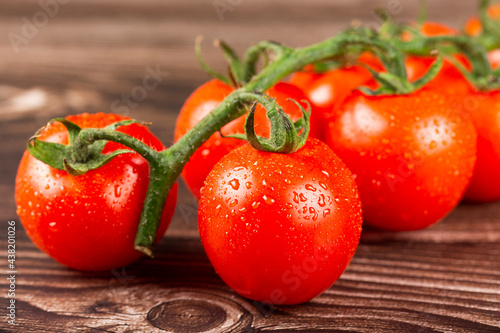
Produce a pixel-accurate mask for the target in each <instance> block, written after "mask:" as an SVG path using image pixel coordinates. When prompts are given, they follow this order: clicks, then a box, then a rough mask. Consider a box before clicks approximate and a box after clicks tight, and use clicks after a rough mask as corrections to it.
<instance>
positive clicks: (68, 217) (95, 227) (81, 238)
mask: <svg viewBox="0 0 500 333" xmlns="http://www.w3.org/2000/svg"><path fill="white" fill-rule="evenodd" d="M67 119H69V120H71V121H73V122H75V123H76V124H78V125H79V126H80V127H82V128H88V127H96V128H101V127H105V126H107V125H109V124H111V123H114V122H116V121H120V120H124V119H128V118H126V117H122V116H119V115H114V114H104V113H97V114H81V115H76V116H69V117H67ZM118 130H119V131H120V132H123V133H127V134H129V135H131V136H133V137H135V138H137V139H140V140H141V141H143V142H145V143H146V144H148V145H149V146H150V147H153V148H154V149H155V150H158V151H160V150H163V149H164V146H163V144H162V143H161V142H160V141H159V140H158V139H157V138H156V137H155V136H154V135H153V134H152V133H151V132H150V131H149V130H148V129H147V128H146V127H144V126H142V125H139V124H132V125H129V126H122V127H120V128H119V129H118ZM39 139H40V140H42V141H49V142H57V143H63V144H67V143H68V133H67V130H66V128H65V127H64V126H63V125H61V124H60V123H54V124H52V125H50V126H49V127H48V128H47V129H45V130H44V131H43V132H42V133H41V135H40V137H39ZM121 148H125V147H123V146H121V145H119V144H117V143H114V142H109V143H108V144H107V145H106V147H105V148H104V150H103V152H104V153H107V152H111V151H114V150H116V149H121ZM148 174H149V168H148V163H147V162H146V160H145V159H144V158H142V157H141V156H139V155H138V154H123V155H119V156H117V157H115V158H114V159H112V160H111V162H109V163H108V164H106V165H104V166H102V167H100V168H98V169H96V170H92V171H89V172H87V173H85V174H84V175H81V176H77V177H74V176H71V175H69V174H68V173H66V172H65V171H61V170H57V169H54V168H52V167H50V166H49V165H47V164H45V163H43V162H41V161H39V160H37V159H35V158H34V157H33V156H32V155H31V154H29V153H28V152H25V153H24V155H23V157H22V160H21V162H20V165H19V168H18V172H17V177H16V203H17V213H18V215H19V217H20V219H21V222H22V224H23V226H24V228H25V230H26V233H27V234H28V236H29V237H30V238H31V240H32V241H33V243H35V245H36V246H37V247H38V248H39V249H40V250H42V251H44V252H46V253H47V254H48V255H49V256H51V257H52V258H53V259H55V260H56V261H58V262H60V263H61V264H63V265H66V266H68V267H70V268H73V269H77V270H84V271H102V270H110V269H114V268H118V267H121V266H125V265H128V264H130V263H132V262H134V261H136V260H137V259H139V258H140V257H141V254H140V253H139V252H137V251H135V250H134V239H135V234H136V232H137V225H138V223H139V216H140V213H141V210H142V206H143V201H144V198H145V195H146V190H147V187H148V182H149V180H148ZM176 200H177V184H175V186H174V187H173V188H172V190H171V192H170V195H169V197H168V200H167V203H166V205H165V208H164V211H163V215H162V222H161V226H160V229H159V231H158V237H157V241H159V240H160V238H161V237H162V236H163V234H164V233H165V231H166V229H167V227H168V225H169V223H170V220H171V218H172V215H173V212H174V209H175V203H176Z"/></svg>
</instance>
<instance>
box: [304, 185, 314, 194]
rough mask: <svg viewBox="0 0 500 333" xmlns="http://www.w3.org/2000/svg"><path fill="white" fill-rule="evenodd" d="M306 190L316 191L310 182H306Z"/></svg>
mask: <svg viewBox="0 0 500 333" xmlns="http://www.w3.org/2000/svg"><path fill="white" fill-rule="evenodd" d="M305 187H306V190H308V191H312V192H316V187H314V186H312V185H311V184H306V186H305Z"/></svg>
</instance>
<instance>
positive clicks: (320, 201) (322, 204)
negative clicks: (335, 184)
mask: <svg viewBox="0 0 500 333" xmlns="http://www.w3.org/2000/svg"><path fill="white" fill-rule="evenodd" d="M318 205H319V206H320V207H325V206H326V202H325V195H324V194H320V195H319V199H318Z"/></svg>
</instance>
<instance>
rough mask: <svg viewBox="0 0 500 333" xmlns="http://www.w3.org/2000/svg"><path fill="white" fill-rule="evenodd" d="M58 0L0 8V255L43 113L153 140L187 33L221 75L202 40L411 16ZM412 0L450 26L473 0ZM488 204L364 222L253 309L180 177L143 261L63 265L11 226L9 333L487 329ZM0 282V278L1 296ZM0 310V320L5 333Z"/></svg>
mask: <svg viewBox="0 0 500 333" xmlns="http://www.w3.org/2000/svg"><path fill="white" fill-rule="evenodd" d="M60 2H61V3H59V2H56V1H55V0H52V1H43V2H42V3H44V4H49V5H45V9H44V8H43V7H44V6H42V5H40V3H39V2H38V1H27V0H7V1H5V0H2V3H1V4H0V143H1V145H2V149H0V198H1V200H0V223H1V225H2V226H3V227H1V228H0V235H2V238H1V241H0V247H1V248H2V251H3V252H2V253H5V251H4V249H5V248H6V242H5V234H6V229H7V228H6V222H7V221H9V220H16V221H18V219H17V216H16V214H15V203H14V179H15V173H16V169H17V164H18V163H19V160H20V158H21V154H22V152H23V150H24V147H25V144H26V141H27V139H28V138H29V137H30V136H31V135H32V134H33V133H34V132H35V131H36V130H37V129H38V128H40V127H41V126H43V125H44V124H45V123H46V122H47V121H48V120H49V119H51V118H53V117H56V116H65V115H68V114H76V113H81V112H97V111H102V112H117V113H122V114H125V115H127V116H130V117H133V118H136V119H140V120H144V121H151V122H153V125H152V126H151V129H152V131H153V132H154V133H155V134H156V135H157V136H158V137H159V138H160V139H161V140H162V141H163V142H164V143H165V144H167V145H168V144H170V143H171V142H172V137H173V128H174V125H175V118H176V114H177V113H178V111H179V109H180V107H181V106H182V104H183V102H184V100H185V99H186V98H187V97H188V96H189V94H190V93H191V92H192V91H193V90H194V89H195V88H196V87H197V86H198V85H200V84H201V83H203V82H205V81H206V80H208V78H209V77H208V76H207V74H205V73H204V72H203V70H202V69H201V68H200V66H199V65H198V63H197V60H196V58H195V55H194V51H193V48H194V40H195V38H196V36H198V35H200V34H201V35H204V37H205V39H204V41H205V42H204V47H203V53H204V56H205V59H206V61H207V62H208V63H210V64H211V65H212V66H213V67H214V68H216V69H218V70H220V71H224V70H225V63H224V60H223V57H222V54H221V53H220V51H219V50H218V49H216V48H215V47H213V45H212V41H213V40H214V39H215V38H221V39H223V40H225V41H227V42H228V43H230V44H231V45H232V46H234V47H235V48H236V49H237V50H238V51H240V52H242V51H244V50H245V49H246V48H248V47H249V46H251V45H253V44H254V43H256V42H258V41H261V40H265V39H270V40H276V41H280V42H282V43H284V44H286V45H289V46H294V47H299V46H305V45H309V44H312V43H315V42H319V41H321V40H323V39H326V38H328V37H331V36H332V35H334V34H335V33H337V32H338V31H340V30H341V29H342V28H344V27H346V26H348V25H349V24H351V23H352V22H353V21H354V20H357V21H358V23H359V22H360V23H361V24H367V25H370V26H373V27H375V26H377V24H378V22H377V20H376V16H375V15H374V11H373V8H374V7H377V6H378V7H380V8H382V9H384V10H385V11H387V12H388V13H390V14H391V15H392V16H393V17H394V18H395V19H396V20H398V21H411V20H415V19H416V17H417V13H418V7H419V5H418V1H416V0H400V1H397V0H381V1H367V0H350V1H348V0H340V1H327V0H311V1H298V0H292V1H286V0H279V1H265V0H217V1H213V0H206V1H205V0H204V1H201V0H195V1H160V0H143V1H132V0H106V1H102V0H87V1H78V0H72V1H67V0H65V1H63V0H60ZM63 2H65V3H64V4H63ZM427 2H428V17H429V19H430V20H432V21H440V22H443V23H446V24H449V25H451V26H453V27H455V28H460V27H461V26H462V24H463V22H465V20H466V19H467V18H468V17H469V16H470V15H471V14H472V13H473V12H474V10H475V7H476V2H475V1H452V0H445V1H427ZM56 4H57V5H56ZM44 12H45V13H46V12H48V13H49V14H44ZM148 68H153V69H155V68H158V69H159V70H160V71H161V72H162V73H168V76H164V78H163V80H162V82H161V83H160V84H159V85H158V87H157V88H155V89H153V90H151V91H148V92H147V96H145V98H143V99H142V98H141V100H140V101H138V100H136V101H135V103H136V105H135V104H134V106H133V107H132V106H130V107H125V105H124V104H119V108H118V107H117V104H116V102H115V104H113V103H114V101H116V100H117V99H118V100H120V99H121V98H122V95H123V94H129V95H130V94H131V93H132V92H133V91H134V89H137V87H139V88H140V87H142V85H143V83H142V82H143V78H144V77H145V75H147V74H148ZM499 213H500V206H499V205H497V204H491V205H481V206H471V205H461V206H460V207H459V208H458V209H457V210H456V211H454V212H453V213H452V214H451V215H450V216H449V217H448V218H447V219H445V220H444V221H443V222H441V223H440V224H438V225H436V226H434V227H432V228H430V229H427V230H423V231H420V232H414V233H399V234H393V233H384V232H375V231H368V232H364V234H363V237H362V243H361V245H360V247H359V249H358V252H357V254H356V257H355V259H354V260H353V262H352V264H351V266H349V268H348V270H347V271H346V273H345V274H344V275H343V276H342V278H341V279H340V280H339V281H338V282H337V283H336V284H335V286H334V287H333V288H331V289H330V290H329V291H327V292H326V293H325V294H324V295H322V296H320V297H318V298H316V299H315V300H314V301H313V302H310V303H308V304H306V305H302V306H297V307H283V308H278V309H275V310H272V311H268V309H263V308H261V307H259V306H258V305H256V304H254V303H252V302H250V301H248V300H245V299H243V298H241V297H239V296H237V295H236V294H234V293H233V292H232V291H231V290H230V289H229V288H228V287H226V286H225V285H224V284H223V283H222V281H220V279H219V278H218V277H217V275H216V274H215V273H214V272H213V270H212V268H211V266H210V264H209V263H208V261H207V259H206V257H205V255H204V253H203V249H202V247H201V245H200V244H199V241H198V239H197V237H198V234H197V222H196V202H195V200H193V199H192V197H191V196H190V194H189V193H188V192H187V190H186V189H185V187H184V186H183V184H181V186H180V195H179V204H178V206H177V211H176V215H175V217H174V219H173V222H172V225H171V227H170V229H169V230H168V232H167V235H166V237H165V238H164V239H163V241H162V243H161V245H160V248H159V250H158V252H159V254H158V258H157V259H155V260H142V261H140V262H139V263H137V264H134V265H132V266H130V267H128V268H127V269H126V271H125V270H118V271H113V272H104V273H96V274H88V273H85V274H84V273H79V272H74V271H71V270H69V269H66V268H65V267H62V266H61V265H59V264H57V263H55V262H53V261H52V260H51V259H50V258H48V257H47V256H46V255H45V254H43V253H41V252H39V251H38V250H37V249H36V248H35V247H34V246H33V245H32V244H31V242H30V241H29V240H28V239H27V238H26V236H24V235H23V233H22V232H19V233H18V252H17V255H18V258H19V259H18V265H19V267H20V268H19V270H20V273H19V279H18V280H17V287H18V293H17V296H16V299H17V301H18V304H19V308H18V309H19V312H18V324H19V326H18V327H16V328H15V329H14V331H15V330H16V329H17V330H18V331H19V332H20V331H24V332H27V331H37V332H45V331H46V332H68V331H85V332H86V331H89V332H91V331H92V332H93V331H108V332H125V331H126V329H129V328H130V329H131V330H133V331H137V332H143V331H144V332H149V331H155V330H156V331H158V332H160V331H161V330H160V328H164V329H170V330H176V329H177V330H178V331H188V329H189V328H193V329H194V328H195V325H198V324H199V325H201V326H199V327H198V329H197V330H198V331H199V330H200V329H201V328H206V329H215V328H216V327H218V328H217V329H216V330H219V331H220V330H224V329H226V328H227V327H229V326H231V325H233V324H234V323H236V324H234V325H236V326H238V325H239V326H238V327H239V328H238V329H236V330H237V331H244V330H248V331H251V330H252V329H256V330H275V329H283V330H286V329H292V328H294V329H302V330H304V331H309V332H310V331H313V330H315V329H316V330H322V329H327V328H328V329H332V328H336V329H338V330H356V331H369V332H373V331H391V330H392V331H400V332H401V331H418V332H431V331H443V330H451V331H454V332H459V331H464V332H472V331H483V332H488V331H495V330H496V327H498V326H499V325H500V311H499V304H500V267H499V266H500V265H499V262H498V255H499V254H500V246H499V245H498V241H499V240H500V218H499V217H498V216H499ZM18 225H19V223H18ZM5 258H6V255H5ZM1 262H2V261H1V259H0V263H1ZM1 267H2V264H0V270H1V271H2V272H3V271H4V268H1ZM5 267H7V263H6V260H5ZM4 281H5V279H4ZM7 289H8V288H7V284H6V282H4V283H0V295H2V297H3V301H4V302H3V303H2V308H4V307H3V304H7V303H6V302H7V301H8V300H7V298H6V297H7V296H6V292H4V291H6V290H7ZM0 313H1V314H2V317H3V318H2V321H0V327H5V329H8V330H12V327H10V326H8V325H7V324H6V320H5V317H4V316H3V312H2V311H0ZM231 320H233V321H232V322H231ZM200 323H201V324H200ZM231 323H233V324H231ZM183 325H184V326H183ZM186 325H187V326H186ZM190 325H191V326H190ZM234 325H233V326H234ZM236 326H235V327H236ZM155 327H156V328H155ZM195 331H196V330H195Z"/></svg>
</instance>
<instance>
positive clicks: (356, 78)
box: [290, 53, 383, 139]
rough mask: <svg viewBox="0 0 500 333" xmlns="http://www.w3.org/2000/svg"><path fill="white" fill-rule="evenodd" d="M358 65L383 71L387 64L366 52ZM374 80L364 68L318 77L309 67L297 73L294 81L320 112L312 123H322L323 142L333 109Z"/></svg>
mask: <svg viewBox="0 0 500 333" xmlns="http://www.w3.org/2000/svg"><path fill="white" fill-rule="evenodd" d="M358 62H360V63H363V64H365V65H367V66H369V67H371V68H372V69H374V70H377V71H382V70H383V65H382V64H381V63H380V61H379V60H378V59H376V58H375V57H374V56H372V55H371V54H369V53H364V54H363V55H362V56H361V57H360V58H359V59H358ZM371 80H372V75H371V73H370V72H369V71H368V70H367V69H366V68H365V67H363V66H361V65H354V66H349V67H344V68H340V69H336V70H331V71H327V72H325V73H322V74H318V73H315V72H313V71H312V69H311V68H310V67H309V68H306V69H305V70H304V71H302V72H297V73H295V74H294V75H293V76H292V77H291V78H290V82H291V83H292V84H295V85H297V86H298V87H300V88H302V90H304V92H305V93H306V95H307V97H308V98H309V99H310V100H311V102H312V103H313V104H314V106H315V107H316V113H313V114H312V115H311V119H312V120H311V122H314V123H316V124H321V126H319V129H320V132H319V134H320V138H321V139H323V135H324V133H323V132H324V130H325V126H324V124H325V123H326V121H327V120H328V118H329V117H330V115H331V113H332V110H334V109H336V108H338V106H339V105H340V104H341V103H342V102H343V101H344V99H345V98H346V97H347V96H349V95H350V94H351V92H352V91H353V90H355V89H357V88H359V87H360V86H363V85H365V84H367V83H368V82H370V81H371Z"/></svg>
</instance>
